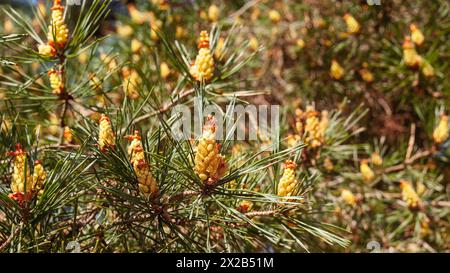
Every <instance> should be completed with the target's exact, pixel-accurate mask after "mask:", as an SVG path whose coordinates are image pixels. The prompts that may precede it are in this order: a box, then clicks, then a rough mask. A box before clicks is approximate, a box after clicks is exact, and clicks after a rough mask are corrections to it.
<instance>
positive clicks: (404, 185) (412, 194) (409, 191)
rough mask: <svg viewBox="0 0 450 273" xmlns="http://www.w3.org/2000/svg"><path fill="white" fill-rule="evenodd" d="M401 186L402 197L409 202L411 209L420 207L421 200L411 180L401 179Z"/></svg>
mask: <svg viewBox="0 0 450 273" xmlns="http://www.w3.org/2000/svg"><path fill="white" fill-rule="evenodd" d="M400 188H401V189H402V199H403V201H405V202H406V203H407V204H408V207H409V208H411V209H415V208H418V207H419V205H420V203H421V200H420V197H419V195H417V193H416V191H415V190H414V188H413V186H412V185H411V184H410V183H409V182H407V181H405V180H402V181H400Z"/></svg>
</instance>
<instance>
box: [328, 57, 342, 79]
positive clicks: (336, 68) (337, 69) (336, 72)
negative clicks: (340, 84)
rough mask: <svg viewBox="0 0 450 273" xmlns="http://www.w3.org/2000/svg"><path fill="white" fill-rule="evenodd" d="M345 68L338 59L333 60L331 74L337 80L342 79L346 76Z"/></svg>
mask: <svg viewBox="0 0 450 273" xmlns="http://www.w3.org/2000/svg"><path fill="white" fill-rule="evenodd" d="M344 73H345V71H344V68H343V67H342V66H341V65H340V64H339V63H338V62H337V61H336V60H332V61H331V67H330V76H331V77H332V78H333V79H335V80H340V79H341V78H342V77H343V76H344Z"/></svg>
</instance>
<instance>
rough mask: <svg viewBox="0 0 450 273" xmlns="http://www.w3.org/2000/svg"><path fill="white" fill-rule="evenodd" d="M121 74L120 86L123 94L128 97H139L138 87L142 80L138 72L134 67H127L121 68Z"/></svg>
mask: <svg viewBox="0 0 450 273" xmlns="http://www.w3.org/2000/svg"><path fill="white" fill-rule="evenodd" d="M122 75H123V77H124V80H123V84H122V87H123V90H124V92H125V94H126V95H127V96H128V97H129V98H130V99H137V98H139V92H138V87H139V85H140V84H141V82H142V79H141V77H140V76H139V74H138V73H137V72H136V70H134V69H133V70H131V69H129V68H124V69H123V70H122Z"/></svg>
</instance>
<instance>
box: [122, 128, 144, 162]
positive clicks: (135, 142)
mask: <svg viewBox="0 0 450 273" xmlns="http://www.w3.org/2000/svg"><path fill="white" fill-rule="evenodd" d="M125 138H126V139H128V140H131V143H130V145H129V146H128V155H129V156H130V158H131V159H130V162H131V164H133V165H134V164H136V163H139V162H140V161H144V162H145V154H144V147H143V146H142V142H141V136H140V135H139V131H134V135H130V136H126V137H125Z"/></svg>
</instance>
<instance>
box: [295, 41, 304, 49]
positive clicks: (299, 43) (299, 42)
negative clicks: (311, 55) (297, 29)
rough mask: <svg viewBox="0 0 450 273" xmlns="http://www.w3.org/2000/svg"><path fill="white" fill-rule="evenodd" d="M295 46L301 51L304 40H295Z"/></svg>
mask: <svg viewBox="0 0 450 273" xmlns="http://www.w3.org/2000/svg"><path fill="white" fill-rule="evenodd" d="M295 44H296V45H297V46H298V47H299V48H300V49H303V48H304V47H305V45H306V43H305V40H303V39H297V41H296V42H295Z"/></svg>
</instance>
